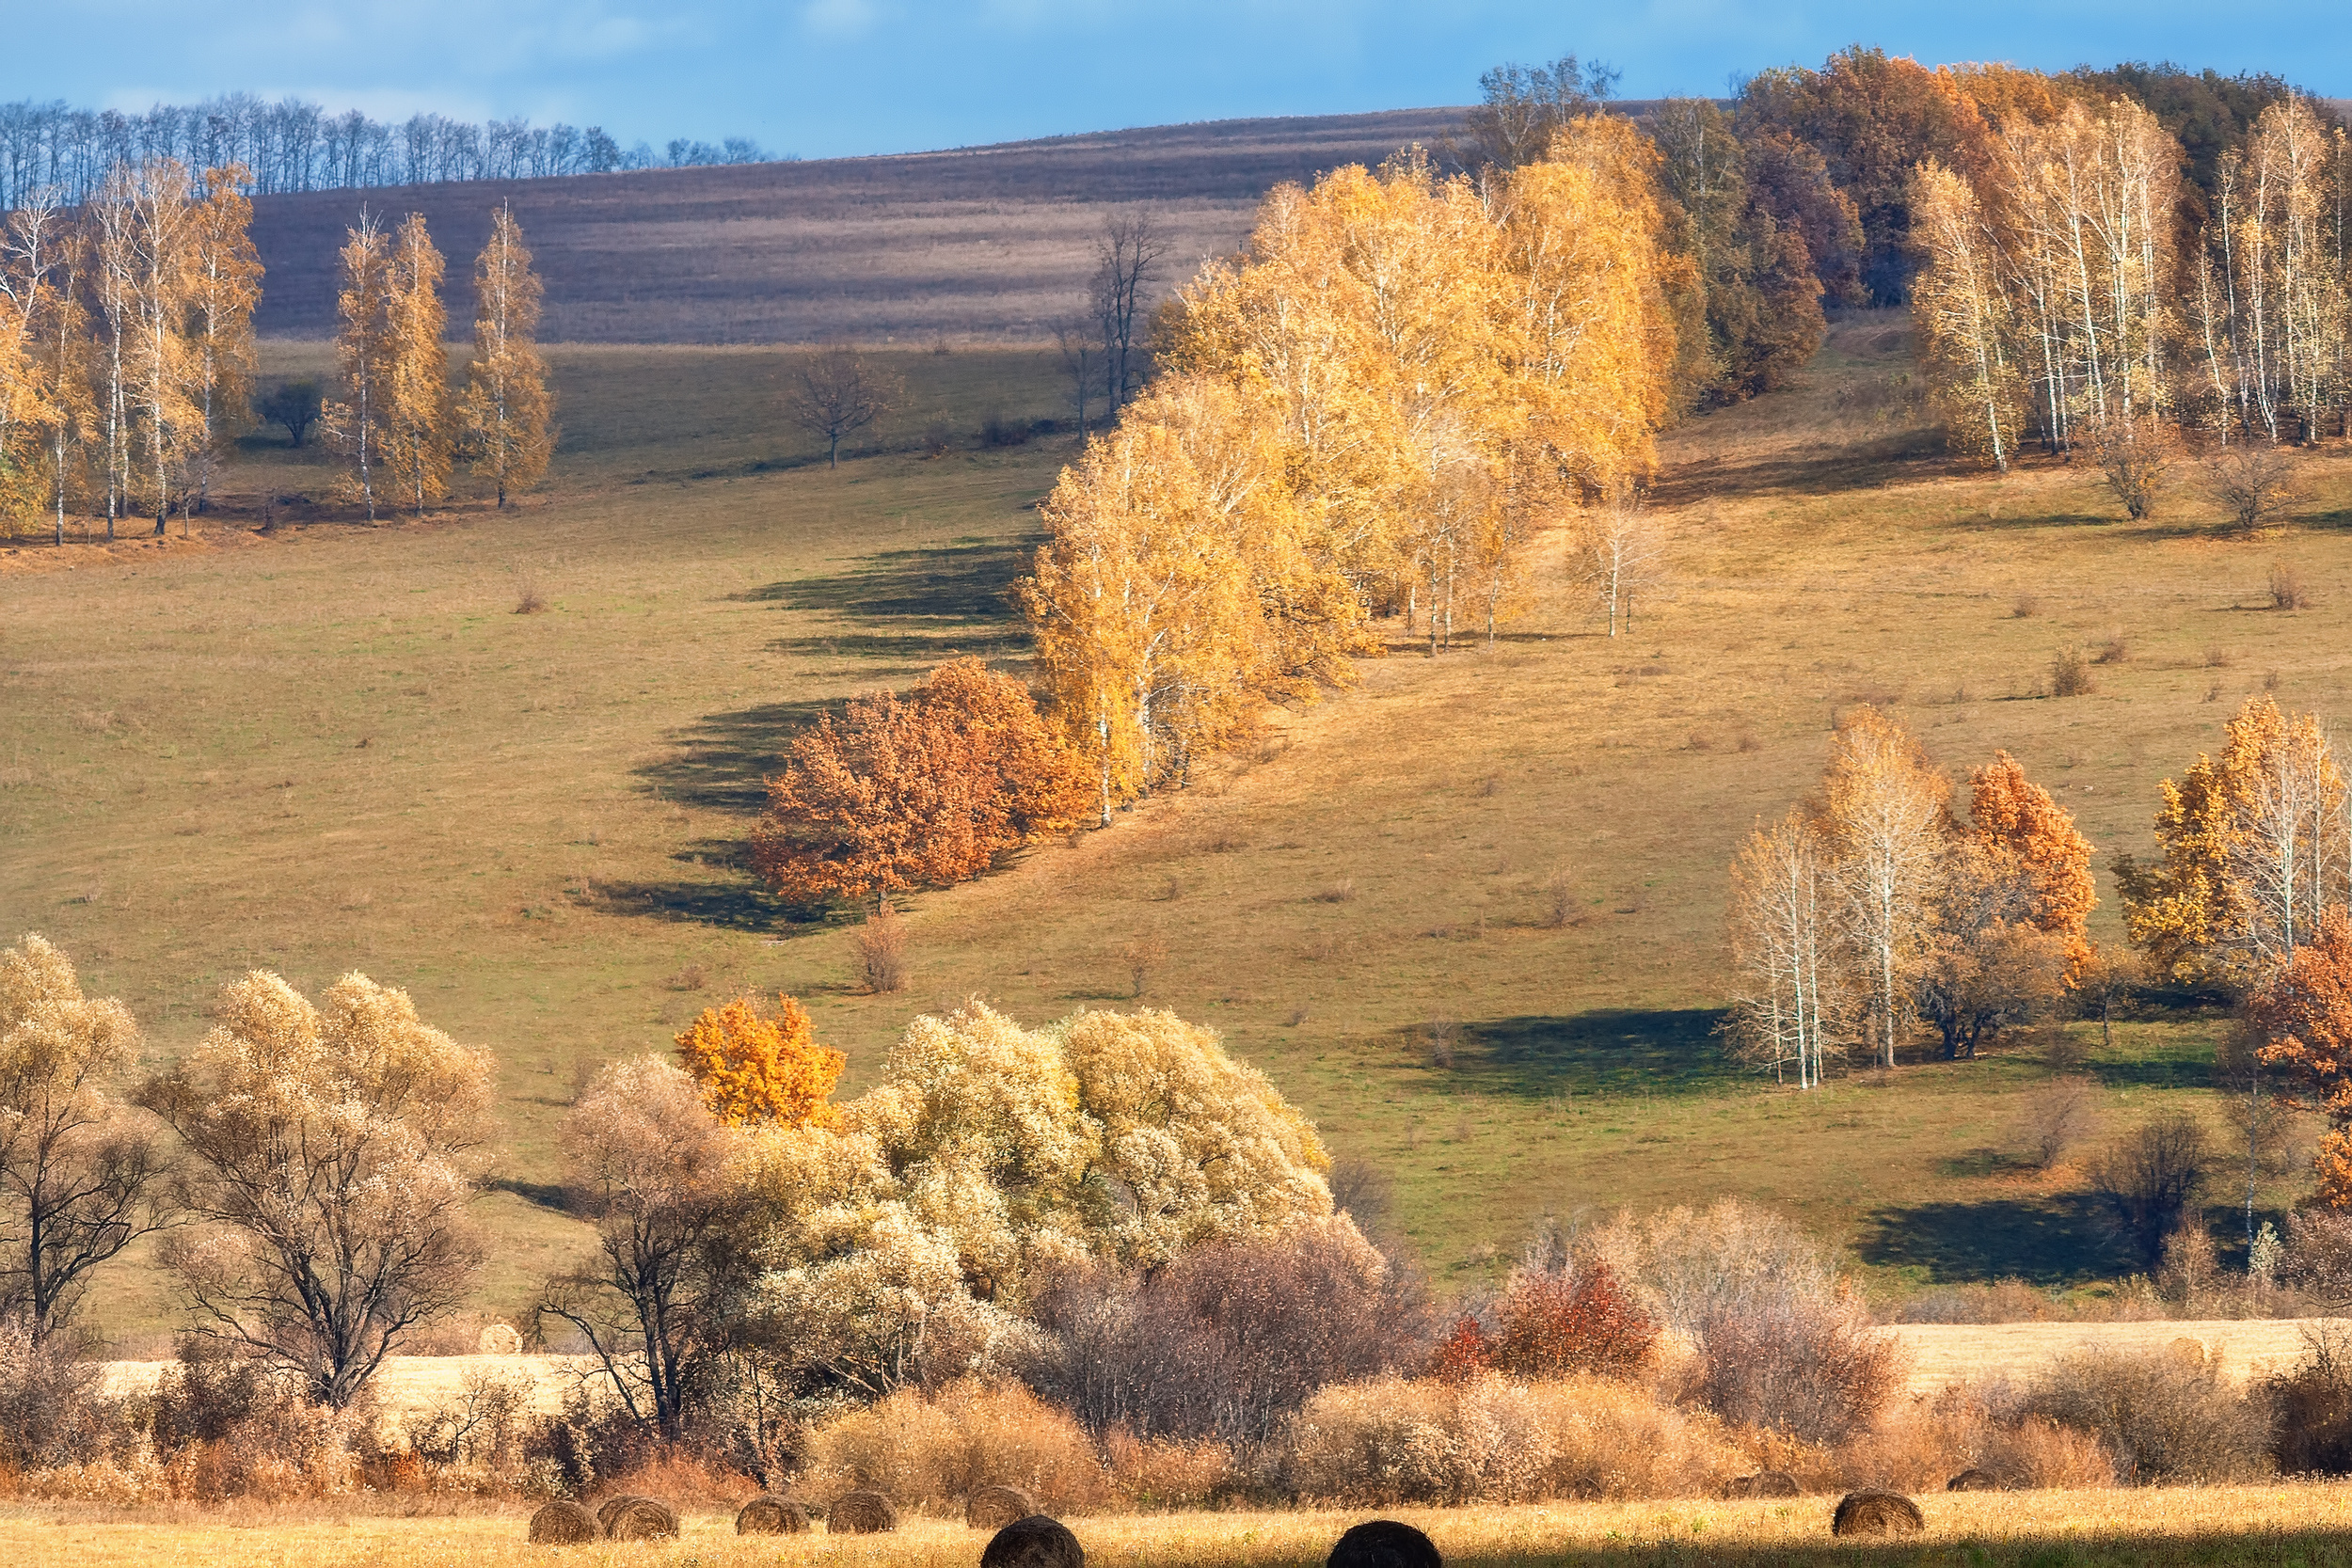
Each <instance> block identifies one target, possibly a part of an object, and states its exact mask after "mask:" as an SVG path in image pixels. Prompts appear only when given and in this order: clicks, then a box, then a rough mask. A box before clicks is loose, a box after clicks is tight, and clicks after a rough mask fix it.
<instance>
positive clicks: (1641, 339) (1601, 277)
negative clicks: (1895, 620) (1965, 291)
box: [1019, 117, 1677, 820]
mask: <svg viewBox="0 0 2352 1568" xmlns="http://www.w3.org/2000/svg"><path fill="white" fill-rule="evenodd" d="M1553 150H1554V155H1553V157H1551V158H1550V159H1549V160H1546V161H1543V162H1538V163H1533V164H1528V165H1525V166H1521V167H1519V168H1518V169H1515V170H1512V171H1510V172H1509V173H1508V174H1507V175H1503V176H1498V177H1497V178H1494V179H1492V180H1489V181H1486V182H1473V181H1471V180H1470V179H1469V178H1467V177H1453V178H1447V177H1442V176H1440V175H1439V174H1438V172H1437V171H1436V170H1435V169H1434V168H1433V167H1432V166H1430V165H1429V164H1428V163H1427V162H1426V161H1425V160H1422V159H1421V158H1418V157H1400V158H1398V159H1395V160H1391V162H1390V163H1389V164H1387V165H1384V166H1382V167H1381V168H1380V169H1378V170H1377V171H1368V170H1365V169H1363V168H1360V167H1352V168H1345V169H1341V170H1339V171H1337V172H1335V173H1333V174H1331V175H1329V176H1327V178H1326V179H1324V180H1323V181H1321V182H1318V183H1317V184H1316V186H1315V187H1314V188H1313V189H1312V190H1302V189H1300V188H1298V187H1296V186H1288V185H1286V186H1283V187H1281V188H1279V189H1278V190H1277V191H1275V192H1274V193H1273V194H1272V195H1271V196H1270V197H1268V198H1267V199H1266V202H1265V205H1264V207H1263V210H1262V212H1261V214H1260V216H1259V221H1258V225H1257V228H1256V229H1255V230H1254V231H1253V233H1252V235H1251V238H1250V241H1249V244H1248V248H1247V249H1246V251H1245V252H1244V253H1243V255H1242V256H1241V257H1239V258H1237V259H1235V260H1234V261H1230V262H1217V263H1213V264H1211V265H1210V266H1208V267H1207V268H1205V269H1204V270H1203V271H1202V272H1201V274H1200V276H1199V277H1197V278H1196V279H1194V280H1193V282H1191V283H1190V284H1189V285H1187V286H1186V287H1185V288H1184V289H1183V290H1182V291H1180V292H1179V293H1178V295H1177V297H1176V299H1175V301H1174V302H1173V304H1172V305H1171V306H1170V307H1168V308H1167V309H1164V311H1163V313H1162V316H1161V319H1160V320H1159V322H1158V324H1157V327H1156V336H1157V347H1158V356H1157V357H1158V361H1159V364H1160V366H1161V368H1162V373H1161V374H1160V376H1159V378H1158V379H1157V380H1156V381H1154V382H1153V383H1152V386H1151V387H1150V388H1148V389H1147V390H1145V392H1144V393H1143V395H1142V396H1141V397H1140V398H1139V399H1137V400H1136V402H1135V403H1134V404H1131V405H1130V406H1129V407H1128V409H1127V411H1126V413H1125V415H1124V417H1123V418H1122V420H1120V424H1119V427H1118V428H1117V429H1116V430H1115V431H1113V432H1111V433H1109V434H1108V435H1106V436H1104V437H1102V438H1100V439H1098V440H1095V441H1093V442H1090V443H1089V446H1088V447H1087V449H1086V451H1085V453H1084V454H1083V456H1082V457H1081V458H1080V459H1079V461H1078V462H1077V463H1076V464H1074V465H1073V467H1070V468H1069V469H1067V470H1065V471H1064V473H1063V475H1062V477H1061V480H1060V483H1058V484H1057V486H1056V488H1055V490H1054V493H1053V495H1052V496H1051V497H1050V498H1049V499H1047V501H1046V503H1045V506H1044V508H1043V513H1044V517H1045V521H1046V526H1047V530H1048V533H1049V538H1048V541H1047V543H1046V544H1045V545H1044V546H1042V547H1041V549H1040V550H1039V552H1038V557H1037V565H1036V570H1035V573H1034V575H1033V576H1032V577H1030V578H1027V579H1025V581H1024V582H1023V584H1022V585H1021V587H1020V589H1019V594H1020V597H1021V603H1022V605H1023V607H1024V610H1025V613H1026V615H1027V617H1028V619H1029V623H1030V626H1031V627H1032V630H1033V632H1034V634H1035V637H1036V640H1037V668H1038V672H1039V674H1040V677H1041V684H1043V685H1044V686H1045V688H1046V689H1047V690H1048V691H1049V692H1050V694H1051V696H1052V700H1053V701H1052V711H1053V713H1054V715H1055V717H1056V719H1057V722H1058V723H1059V724H1060V725H1061V727H1062V731H1063V734H1064V735H1065V736H1066V737H1067V738H1068V740H1069V741H1070V743H1071V744H1072V746H1073V748H1074V749H1075V750H1076V751H1078V752H1079V753H1080V754H1081V755H1083V756H1085V757H1086V759H1087V762H1088V765H1089V771H1090V772H1091V773H1092V775H1093V777H1094V783H1095V793H1096V795H1097V797H1098V804H1099V806H1100V808H1101V811H1102V815H1103V817H1104V820H1107V819H1108V816H1109V813H1110V811H1111V810H1112V809H1113V808H1114V807H1116V806H1117V805H1118V804H1120V803H1121V802H1124V801H1126V800H1131V799H1133V798H1135V797H1136V796H1137V795H1140V794H1142V793H1144V792H1146V791H1148V790H1150V789H1152V788H1155V787H1158V786H1160V785H1163V784H1170V783H1175V782H1181V781H1182V780H1183V779H1184V776H1185V774H1186V771H1187V769H1188V768H1189V766H1190V764H1191V760H1192V759H1193V758H1194V757H1195V756H1196V755H1198V754H1200V753H1201V752H1203V751H1205V750H1209V749H1214V748H1215V747H1216V746H1217V745H1218V744H1220V743H1221V742H1222V741H1224V740H1225V739H1226V738H1227V737H1229V736H1231V735H1232V733H1233V732H1234V730H1235V728H1236V726H1237V725H1238V724H1240V723H1241V721H1242V720H1243V718H1244V716H1245V715H1246V714H1247V713H1248V711H1249V709H1250V707H1251V705H1253V704H1255V703H1258V702H1261V701H1263V700H1266V699H1268V698H1271V697H1281V696H1298V695H1304V694H1307V693H1310V692H1311V691H1313V690H1314V689H1316V688H1317V687H1318V686H1319V685H1322V684H1326V683H1343V682H1344V681H1345V680H1346V679H1347V678H1348V668H1347V658H1348V656H1350V655H1351V654H1354V653H1357V652H1359V651H1362V650H1363V649H1365V648H1366V647H1367V646H1368V640H1367V634H1366V629H1365V626H1366V621H1367V618H1368V617H1369V616H1370V615H1372V614H1373V613H1375V612H1377V611H1382V610H1403V611H1404V612H1405V613H1406V616H1407V617H1408V625H1410V624H1411V623H1412V621H1413V620H1414V619H1416V618H1419V617H1422V616H1424V615H1425V617H1426V626H1427V632H1428V637H1429V640H1430V645H1431V648H1432V650H1433V651H1434V650H1435V649H1436V648H1438V646H1440V645H1442V644H1444V643H1445V642H1447V641H1450V640H1451V638H1452V637H1453V636H1454V634H1455V632H1456V630H1457V629H1467V627H1466V623H1469V622H1471V621H1473V620H1475V619H1477V618H1480V617H1488V618H1491V617H1492V616H1493V615H1494V614H1495V613H1496V612H1497V610H1498V609H1499V607H1500V606H1501V605H1502V602H1503V601H1504V600H1506V599H1507V597H1508V596H1509V595H1510V594H1511V593H1512V592H1513V591H1514V589H1515V588H1516V587H1517V585H1518V580H1519V573H1520V571H1521V569H1522V567H1523V563H1524V560H1525V555H1526V545H1527V541H1528V539H1529V537H1530V536H1531V535H1532V533H1533V532H1534V528H1535V526H1536V524H1537V522H1538V521H1539V520H1540V519H1541V518H1543V517H1544V516H1546V515H1548V514H1549V513H1550V512H1551V511H1553V510H1556V509H1558V508H1559V507H1561V506H1562V505H1564V504H1567V503H1568V502H1569V501H1570V500H1571V499H1572V498H1575V497H1577V496H1579V495H1580V494H1581V493H1589V494H1605V493H1609V492H1612V491H1613V490H1616V489H1618V488H1619V487H1622V486H1625V485H1628V484H1629V483H1633V482H1635V481H1637V480H1640V479H1642V478H1645V477H1646V475H1647V473H1648V471H1649V468H1650V466H1651V463H1652V446H1651V443H1652V436H1653V435H1654V433H1655V432H1656V430H1657V429H1658V428H1659V427H1660V425H1661V423H1662V422H1663V421H1664V420H1665V419H1666V418H1667V416H1668V414H1669V411H1670V409H1671V407H1672V391H1671V379H1670V378H1671V372H1672V367H1673V364H1674V354H1675V349H1674V345H1675V329H1674V324H1673V317H1672V310H1671V308H1670V305H1669V302H1668V298H1667V292H1668V285H1669V282H1670V280H1671V278H1672V277H1674V276H1675V275H1676V266H1677V263H1676V262H1675V261H1673V259H1672V258H1671V257H1670V256H1669V255H1668V254H1667V252H1666V250H1665V248H1664V244H1663V240H1664V233H1663V229H1664V219H1663V217H1662V215H1661V210H1660V207H1659V204H1658V201H1657V198H1656V196H1655V187H1654V183H1653V179H1652V174H1653V166H1654V153H1653V152H1652V150H1650V148H1649V146H1648V144H1647V143H1646V142H1645V141H1644V140H1643V139H1642V138H1641V137H1640V135H1638V134H1637V133H1635V132H1634V131H1633V129H1632V127H1631V126H1630V125H1629V124H1628V123H1627V122H1626V121H1624V120H1622V119H1607V118H1600V117H1587V118H1585V119H1580V120H1577V121H1574V122H1572V123H1571V124H1569V125H1568V126H1567V127H1566V128H1565V130H1563V131H1562V133H1561V135H1560V136H1559V138H1558V139H1557V140H1556V141H1555V142H1554V144H1553Z"/></svg>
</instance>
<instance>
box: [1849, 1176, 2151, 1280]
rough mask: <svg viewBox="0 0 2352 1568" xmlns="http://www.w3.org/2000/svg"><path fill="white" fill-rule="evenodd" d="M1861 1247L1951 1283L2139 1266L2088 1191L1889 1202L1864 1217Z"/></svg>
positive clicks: (2094, 1274) (1871, 1256)
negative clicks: (1973, 1200)
mask: <svg viewBox="0 0 2352 1568" xmlns="http://www.w3.org/2000/svg"><path fill="white" fill-rule="evenodd" d="M1854 1254H1855V1256H1856V1257H1858V1258H1860V1259H1862V1260H1863V1261H1864V1262H1866V1263H1874V1264H1883V1265H1887V1266H1890V1267H1896V1268H1915V1269H1920V1270H1923V1271H1924V1272H1925V1273H1926V1274H1927V1275H1928V1277H1929V1278H1931V1279H1932V1280H1934V1281H1935V1282H1937V1283H1938V1284H1947V1285H1948V1284H1961V1283H1964V1282H1969V1281H1989V1280H1994V1279H2010V1278H2015V1279H2022V1280H2025V1281H2026V1283H2028V1284H2031V1285H2073V1284H2079V1283H2081V1282H2082V1281H2084V1280H2090V1279H2111V1278H2113V1277H2115V1276H2116V1275H2123V1274H2129V1273H2131V1272H2132V1271H2133V1270H2135V1269H2137V1268H2138V1267H2140V1259H2139V1258H2138V1256H2137V1254H2136V1253H2135V1252H2134V1251H2133V1250H2132V1249H2131V1247H2130V1246H2129V1245H2128V1244H2127V1243H2125V1241H2124V1239H2123V1238H2122V1237H2121V1236H2120V1235H2119V1234H2118V1233H2117V1231H2116V1228H2115V1226H2114V1223H2113V1222H2112V1221H2111V1220H2110V1219H2109V1218H2108V1217H2107V1215H2106V1212H2105V1210H2104V1208H2103V1207H2102V1206H2101V1205H2100V1203H2099V1200H2098V1199H2097V1198H2096V1197H2094V1196H2091V1195H2090V1194H2088V1193H2060V1194H2058V1195H2055V1196H2049V1197H2013V1198H2011V1197H2003V1198H1988V1199H1985V1200H1983V1201H1981V1202H1976V1203H1916V1204H1908V1205H1889V1206H1887V1207H1885V1208H1882V1209H1878V1210H1874V1211H1873V1212H1870V1213H1868V1214H1867V1215H1865V1216H1864V1217H1863V1220H1862V1229H1861V1233H1860V1234H1859V1235H1858V1236H1857V1238H1856V1240H1855V1243H1854Z"/></svg>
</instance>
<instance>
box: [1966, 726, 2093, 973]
mask: <svg viewBox="0 0 2352 1568" xmlns="http://www.w3.org/2000/svg"><path fill="white" fill-rule="evenodd" d="M1968 790H1969V795H1968V839H1969V845H1970V847H1971V848H1972V849H1973V850H1974V851H1975V852H1976V853H1977V855H1979V857H1981V860H1982V869H1981V870H1980V871H1979V873H1978V876H1979V880H1980V881H1981V882H1982V883H1984V884H1985V885H1986V886H1987V887H1988V888H1989V889H1990V890H1992V892H1993V894H1994V896H1995V897H1996V898H1997V900H1998V905H1997V907H1996V908H1995V909H1994V910H1993V911H1991V916H1992V918H1995V919H2000V920H2005V921H2009V922H2011V923H2015V924H2024V925H2027V926H2031V927H2034V928H2035V929H2036V930H2040V931H2044V932H2047V933H2048V934H2049V935H2051V936H2054V937H2056V938H2058V940H2059V941H2060V942H2062V943H2063V944H2064V947H2065V954H2066V962H2067V965H2068V968H2069V969H2070V970H2075V969H2079V968H2081V967H2082V966H2083V965H2085V964H2088V963H2089V962H2090V958H2091V953H2090V911H2092V910H2093V909H2095V908H2097V907H2098V903H2099V895H2098V883H2097V879H2095V878H2093V877H2092V875H2091V871H2090V857H2091V855H2092V854H2093V853H2094V850H2093V848H2092V847H2091V844H2090V840H2089V839H2087V838H2085V837H2083V835H2082V832H2081V831H2080V830H2079V829H2077V828H2076V827H2075V826H2074V815H2073V814H2072V813H2071V812H2069V811H2067V810H2066V808H2064V807H2063V806H2061V805H2059V804H2058V802H2057V801H2056V800H2052V799H2051V797H2050V792H2049V791H2048V790H2046V789H2044V788H2042V786H2041V785H2040V784H2035V783H2034V782H2033V781H2032V780H2031V779H2029V778H2027V777H2026V769H2025V768H2024V766H2023V765H2022V764H2020V763H2019V762H2018V761H2017V759H2016V758H2015V757H2012V756H2010V754H2009V753H2008V752H1994V753H1993V760H1992V761H1991V762H1989V763H1987V764H1986V765H1985V766H1983V767H1982V768H1978V769H1976V770H1975V771H1974V772H1972V773H1970V774H1969V775H1968Z"/></svg>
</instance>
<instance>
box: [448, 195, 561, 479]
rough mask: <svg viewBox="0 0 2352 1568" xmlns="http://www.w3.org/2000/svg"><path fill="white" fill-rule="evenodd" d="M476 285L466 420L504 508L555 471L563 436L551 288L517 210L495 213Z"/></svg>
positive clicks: (468, 439) (472, 445) (477, 468)
mask: <svg viewBox="0 0 2352 1568" xmlns="http://www.w3.org/2000/svg"><path fill="white" fill-rule="evenodd" d="M473 289H474V324H473V362H472V363H471V364H470V365H469V366H468V367H467V370H466V394H465V396H464V398H462V399H461V400H460V401H459V404H458V419H459V421H460V426H461V428H462V430H463V432H464V440H465V444H466V446H467V447H468V448H469V450H470V451H472V453H473V468H474V472H475V473H476V474H478V475H480V476H481V477H482V478H484V479H486V480H489V481H490V482H491V483H494V484H495V485H497V487H498V504H499V507H500V510H501V511H503V510H504V509H505V506H506V498H507V495H508V494H509V492H511V491H516V490H527V489H529V488H531V487H532V485H534V484H536V483H539V482H540V481H541V480H542V479H544V478H545V477H547V471H548V461H549V459H550V458H551V457H552V456H553V455H554V451H555V439H556V431H555V424H554V418H553V416H554V407H555V404H554V398H553V397H552V395H551V394H550V393H549V392H548V368H547V362H546V361H545V360H544V359H542V358H541V357H540V356H539V343H538V328H539V307H540V299H541V295H542V293H543V291H542V289H541V287H540V283H539V278H538V275H537V274H535V273H533V272H532V270H531V250H530V247H529V246H527V245H524V244H523V231H522V226H521V225H520V224H518V223H516V221H515V214H514V211H513V210H512V209H511V208H508V207H503V206H502V207H501V208H499V210H498V211H497V212H496V213H494V214H491V218H490V238H489V240H488V242H487V243H485V245H483V247H482V254H481V255H480V256H478V257H477V258H475V260H474V266H473Z"/></svg>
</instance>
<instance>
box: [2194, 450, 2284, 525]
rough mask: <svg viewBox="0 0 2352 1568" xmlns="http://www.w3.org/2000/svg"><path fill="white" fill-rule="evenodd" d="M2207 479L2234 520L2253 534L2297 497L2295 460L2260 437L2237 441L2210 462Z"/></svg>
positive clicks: (2217, 497) (2275, 518) (2217, 498)
mask: <svg viewBox="0 0 2352 1568" xmlns="http://www.w3.org/2000/svg"><path fill="white" fill-rule="evenodd" d="M2205 478H2206V483H2208V484H2210V485H2211V486H2212V488H2213V496H2214V499H2216V500H2217V501H2218V502H2220V503H2221V510H2222V511H2223V512H2224V513H2225V514H2227V515H2228V516H2229V519H2230V521H2231V522H2233V523H2234V524H2236V525H2237V526H2238V527H2239V528H2241V529H2243V530H2245V531H2247V532H2249V533H2251V532H2253V531H2255V530H2257V529H2260V528H2262V527H2263V526H2265V524H2267V523H2270V522H2273V521H2276V520H2277V518H2278V515H2279V514H2280V512H2281V511H2283V510H2284V509H2285V508H2286V507H2287V506H2288V505H2290V504H2291V503H2293V501H2294V500H2295V499H2296V487H2295V460H2294V459H2293V458H2291V457H2289V456H2288V455H2287V454H2286V453H2285V452H2283V451H2280V450H2279V449H2278V448H2277V447H2275V446H2273V445H2271V444H2270V443H2269V442H2267V441H2265V440H2262V439H2261V438H2259V437H2250V438H2249V439H2246V440H2242V441H2233V442H2232V443H2231V444H2230V445H2229V446H2228V447H2226V448H2224V449H2223V450H2222V451H2221V452H2220V453H2219V454H2218V455H2217V456H2215V457H2214V458H2213V459H2212V461H2210V462H2209V463H2207V464H2206V466H2205Z"/></svg>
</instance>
